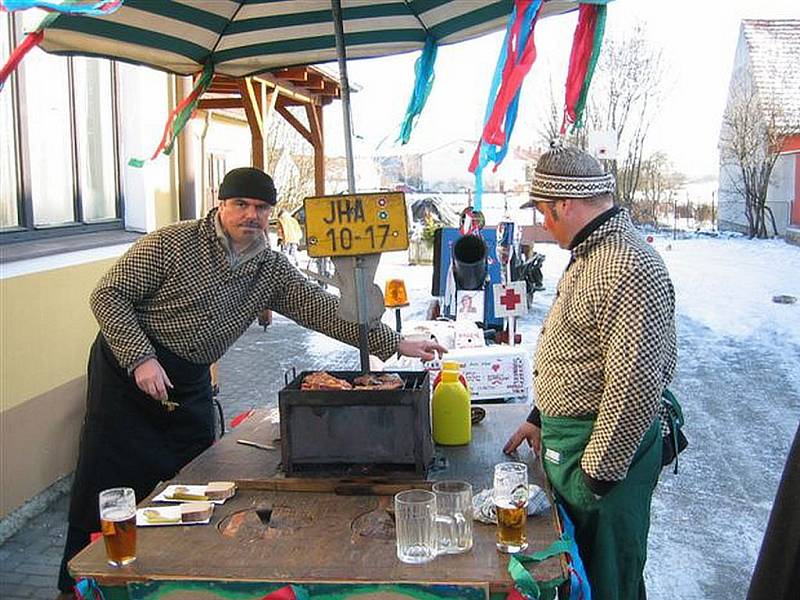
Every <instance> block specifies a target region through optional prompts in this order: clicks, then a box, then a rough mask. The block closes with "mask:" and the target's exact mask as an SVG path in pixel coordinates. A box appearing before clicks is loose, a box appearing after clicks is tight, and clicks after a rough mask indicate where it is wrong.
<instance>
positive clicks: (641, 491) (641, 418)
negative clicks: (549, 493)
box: [503, 147, 676, 600]
mask: <svg viewBox="0 0 800 600" xmlns="http://www.w3.org/2000/svg"><path fill="white" fill-rule="evenodd" d="M613 192H614V178H613V177H612V176H611V175H610V174H607V173H605V172H604V170H603V167H602V166H601V164H600V163H599V162H598V161H597V160H596V159H595V158H594V157H592V156H591V155H589V154H587V153H586V152H583V151H582V150H579V149H577V148H572V147H556V148H553V149H552V150H550V151H549V152H546V153H545V154H544V155H542V157H541V158H540V159H539V162H538V163H537V165H536V169H535V172H534V175H533V181H532V184H531V191H530V201H529V202H528V203H527V204H526V205H525V206H528V207H535V208H536V210H538V211H539V212H541V213H542V215H544V224H545V228H546V229H548V230H549V231H550V232H551V233H552V234H553V237H554V238H555V239H556V241H557V242H558V244H559V246H561V247H562V248H565V249H568V250H570V252H571V258H570V261H569V264H568V265H567V268H566V271H565V272H564V274H563V275H562V277H561V280H560V281H559V283H558V289H557V292H556V299H555V301H554V302H553V305H552V306H551V308H550V312H549V313H548V315H547V317H546V319H545V322H544V324H543V326H542V329H541V333H540V336H539V340H538V345H537V349H536V357H535V367H534V369H535V370H534V376H535V389H536V402H535V407H534V409H533V411H532V412H531V414H530V415H529V417H528V419H527V421H526V422H525V423H523V424H522V425H521V426H520V427H519V429H517V431H516V432H515V433H514V434H513V435H512V436H511V438H510V439H509V440H508V442H507V443H506V445H505V447H504V448H503V450H504V451H505V452H507V453H511V452H513V451H514V450H516V448H517V447H518V446H519V445H520V444H521V443H522V441H523V440H524V441H527V443H528V444H529V445H530V446H531V448H532V449H533V450H534V451H535V452H536V453H537V454H540V455H541V456H542V463H543V466H544V470H545V473H546V475H547V478H548V480H549V482H550V484H551V485H552V487H553V489H554V490H555V492H556V497H557V499H558V501H559V502H560V503H561V504H562V506H563V507H564V508H565V509H566V511H567V513H568V514H569V516H570V518H571V520H572V521H573V523H574V525H575V531H576V541H577V543H578V547H579V549H580V554H581V557H582V559H583V562H584V565H585V566H586V570H587V574H588V577H589V582H590V584H591V587H592V592H593V594H592V595H593V597H595V598H599V599H602V600H611V599H614V600H627V599H634V598H636V599H638V598H644V597H645V588H644V577H643V569H644V563H645V558H646V555H647V533H648V529H649V523H650V501H651V497H652V493H653V489H654V487H655V485H656V482H657V481H658V475H659V471H660V469H661V449H662V441H661V428H660V420H659V406H660V398H661V393H662V391H663V390H664V388H665V386H666V385H667V384H668V383H669V382H670V380H671V379H672V375H673V372H674V369H675V360H676V348H675V322H674V311H675V308H674V307H675V296H674V291H673V287H672V282H671V281H670V277H669V273H668V272H667V269H666V267H665V266H664V263H663V261H662V260H661V257H660V256H659V255H658V253H657V252H656V251H655V250H654V249H653V247H652V246H650V245H649V244H647V243H646V242H645V241H644V240H643V239H642V237H641V236H640V235H639V233H638V232H637V231H636V229H635V228H634V226H633V224H632V223H631V219H630V216H629V214H628V212H627V211H626V210H625V209H621V208H619V207H616V206H614V203H613V198H612V194H613Z"/></svg>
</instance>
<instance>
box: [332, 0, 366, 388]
mask: <svg viewBox="0 0 800 600" xmlns="http://www.w3.org/2000/svg"><path fill="white" fill-rule="evenodd" d="M331 11H332V12H333V30H334V34H335V36H336V55H337V56H338V59H339V79H340V86H341V89H342V118H343V120H344V154H345V161H346V164H347V191H348V192H349V193H350V194H355V193H356V176H355V170H354V166H353V126H352V122H351V116H350V83H349V82H348V80H347V50H346V49H345V45H344V24H343V19H342V3H341V0H331ZM355 261H356V265H355V277H356V309H357V312H358V350H359V354H360V357H361V371H362V372H364V373H367V372H368V371H369V341H368V338H367V335H368V327H369V325H368V321H369V317H368V316H367V286H366V282H365V281H364V279H365V276H364V257H363V256H356V257H355Z"/></svg>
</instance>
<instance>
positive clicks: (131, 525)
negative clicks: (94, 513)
mask: <svg viewBox="0 0 800 600" xmlns="http://www.w3.org/2000/svg"><path fill="white" fill-rule="evenodd" d="M100 526H101V528H102V531H103V541H105V544H106V555H107V556H108V564H109V565H111V566H112V567H122V566H124V565H128V564H130V563H132V562H133V561H134V560H136V496H135V495H134V492H133V490H132V489H131V488H111V489H109V490H103V491H102V492H100Z"/></svg>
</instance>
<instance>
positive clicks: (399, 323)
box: [394, 308, 403, 333]
mask: <svg viewBox="0 0 800 600" xmlns="http://www.w3.org/2000/svg"><path fill="white" fill-rule="evenodd" d="M394 321H395V324H396V325H397V333H400V332H401V331H402V329H403V319H401V318H400V309H399V308H395V309H394Z"/></svg>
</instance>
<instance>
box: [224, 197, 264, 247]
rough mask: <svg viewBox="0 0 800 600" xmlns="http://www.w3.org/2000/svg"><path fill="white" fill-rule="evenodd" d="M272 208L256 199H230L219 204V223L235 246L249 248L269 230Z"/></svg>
mask: <svg viewBox="0 0 800 600" xmlns="http://www.w3.org/2000/svg"><path fill="white" fill-rule="evenodd" d="M271 210H272V206H271V205H269V204H267V203H266V202H264V201H262V200H256V199H254V198H228V199H227V200H222V201H221V202H220V203H219V221H220V223H221V224H222V228H223V229H224V230H225V233H227V234H228V235H229V236H230V238H231V240H232V241H233V243H234V244H236V245H238V246H247V245H249V244H250V243H251V242H252V241H253V240H254V239H256V238H257V237H258V236H260V235H262V234H263V233H264V232H265V231H266V230H267V225H268V224H269V214H270V211H271Z"/></svg>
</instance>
